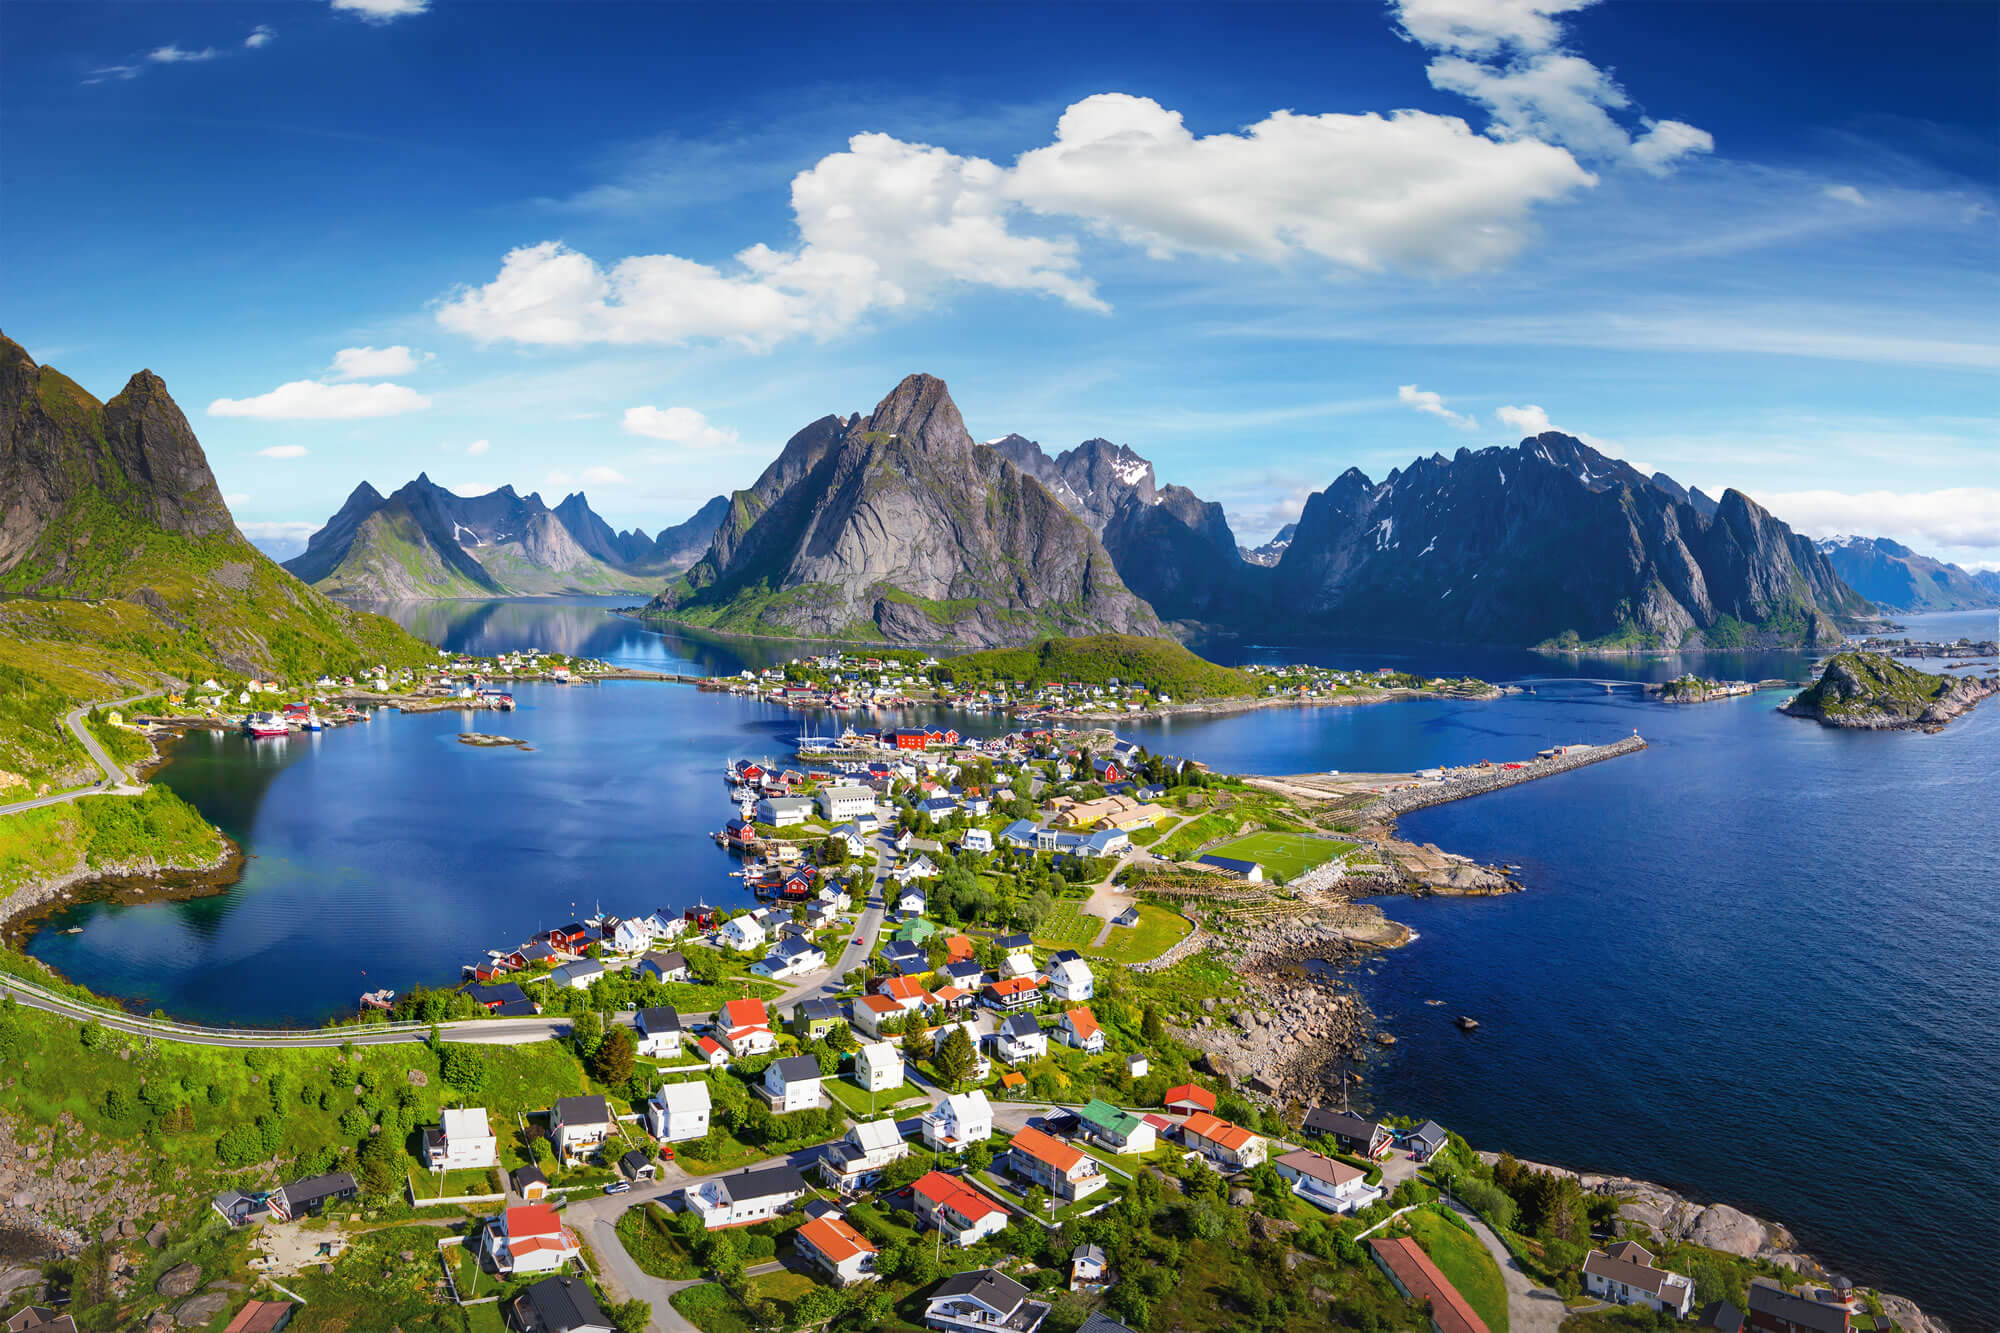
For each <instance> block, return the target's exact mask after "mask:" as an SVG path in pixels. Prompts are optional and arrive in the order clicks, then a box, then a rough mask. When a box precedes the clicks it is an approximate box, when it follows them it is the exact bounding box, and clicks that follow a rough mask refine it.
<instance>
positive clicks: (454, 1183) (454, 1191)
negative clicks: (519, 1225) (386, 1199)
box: [410, 1166, 506, 1206]
mask: <svg viewBox="0 0 2000 1333" xmlns="http://www.w3.org/2000/svg"><path fill="white" fill-rule="evenodd" d="M496 1174H497V1172H496V1170H495V1168H493V1167H486V1168H483V1169H480V1170H475V1171H446V1172H444V1173H443V1175H444V1179H443V1180H442V1181H440V1180H439V1179H438V1175H439V1173H438V1172H436V1171H425V1170H423V1169H421V1168H420V1167H416V1166H412V1167H411V1168H410V1192H411V1194H412V1195H413V1196H414V1197H415V1198H416V1201H417V1203H418V1205H419V1206H421V1205H422V1204H423V1202H424V1201H425V1200H426V1199H437V1198H445V1199H455V1198H458V1197H460V1196H462V1195H468V1194H503V1193H505V1192H506V1191H505V1190H504V1189H503V1188H502V1187H501V1184H500V1182H499V1181H498V1180H496V1179H495V1178H494V1177H495V1176H496Z"/></svg>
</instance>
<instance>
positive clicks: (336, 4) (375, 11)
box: [333, 0, 491, 495]
mask: <svg viewBox="0 0 2000 1333" xmlns="http://www.w3.org/2000/svg"><path fill="white" fill-rule="evenodd" d="M430 7H431V0H333V8H334V10H335V12H336V13H338V12H340V11H342V10H345V11H346V12H347V13H350V14H355V15H358V16H359V17H361V18H362V19H364V20H366V21H367V22H369V23H393V22H395V21H396V20H397V19H400V18H408V17H410V16H411V15H413V14H422V13H424V12H425V11H427V10H428V9H429V8H430ZM488 489H489V490H490V489H491V488H490V487H489V488H488ZM485 493H486V492H485V491H480V492H477V494H480V495H484V494H485Z"/></svg>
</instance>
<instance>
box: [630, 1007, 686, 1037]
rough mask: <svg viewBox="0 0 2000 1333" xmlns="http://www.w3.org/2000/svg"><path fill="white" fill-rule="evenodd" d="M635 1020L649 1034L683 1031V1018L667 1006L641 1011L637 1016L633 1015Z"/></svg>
mask: <svg viewBox="0 0 2000 1333" xmlns="http://www.w3.org/2000/svg"><path fill="white" fill-rule="evenodd" d="M633 1018H634V1019H635V1020H636V1021H637V1023H638V1025H639V1026H640V1027H641V1028H643V1029H645V1030H646V1032H648V1033H655V1032H679V1031H680V1030H681V1016H680V1015H679V1014H677V1013H675V1012H674V1011H673V1010H672V1009H670V1008H668V1007H667V1006H666V1005H658V1006H655V1007H654V1008H651V1009H641V1010H640V1011H639V1012H638V1013H637V1014H635V1015H633Z"/></svg>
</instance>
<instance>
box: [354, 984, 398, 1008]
mask: <svg viewBox="0 0 2000 1333" xmlns="http://www.w3.org/2000/svg"><path fill="white" fill-rule="evenodd" d="M394 1003H396V992H394V991H392V990H390V989H389V988H388V987H387V986H384V987H383V988H382V989H381V990H371V991H368V992H366V993H364V994H363V995H362V997H361V1007H362V1008H363V1009H387V1008H388V1007H389V1006H391V1005H393V1004H394Z"/></svg>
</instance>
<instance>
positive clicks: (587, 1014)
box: [569, 1010, 604, 1060]
mask: <svg viewBox="0 0 2000 1333" xmlns="http://www.w3.org/2000/svg"><path fill="white" fill-rule="evenodd" d="M569 1039H570V1042H571V1044H572V1045H574V1046H575V1047H576V1053H577V1054H578V1055H580V1056H582V1057H583V1058H584V1059H586V1060H588V1059H589V1058H590V1057H591V1056H593V1055H595V1054H597V1047H598V1043H600V1042H602V1041H603V1040H604V1020H603V1019H602V1018H599V1017H598V1016H597V1015H596V1014H595V1013H592V1012H591V1011H589V1010H585V1011H584V1012H582V1013H580V1014H577V1015H576V1016H575V1017H573V1018H571V1019H570V1023H569Z"/></svg>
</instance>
